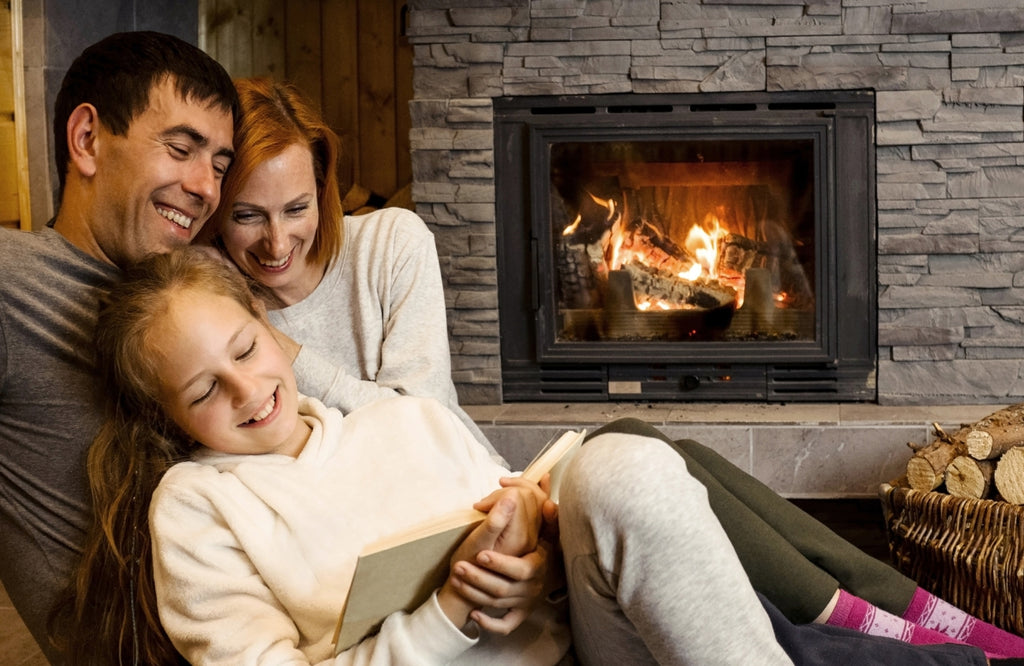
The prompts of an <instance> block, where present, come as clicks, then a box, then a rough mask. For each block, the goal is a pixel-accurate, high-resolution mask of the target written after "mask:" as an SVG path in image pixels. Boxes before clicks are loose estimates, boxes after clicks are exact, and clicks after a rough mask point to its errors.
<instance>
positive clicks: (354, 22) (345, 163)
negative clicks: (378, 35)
mask: <svg viewBox="0 0 1024 666" xmlns="http://www.w3.org/2000/svg"><path fill="white" fill-rule="evenodd" d="M323 19H324V22H323V23H324V27H323V31H322V34H323V40H324V50H323V61H324V67H323V74H322V78H323V86H324V90H326V91H328V92H327V94H326V95H324V99H323V113H324V118H325V119H326V120H327V122H328V124H329V125H330V126H331V129H333V130H334V131H335V132H337V133H338V136H339V137H340V138H341V153H342V158H341V163H340V164H339V168H338V171H339V173H338V179H339V180H340V181H341V183H342V188H343V191H342V194H343V195H344V190H345V189H347V185H348V184H350V183H357V182H360V175H359V173H358V168H359V157H358V156H359V147H360V133H359V105H358V104H356V103H355V102H356V100H358V99H359V49H360V41H359V5H358V2H357V0H335V1H334V2H328V3H326V4H325V5H324V14H323ZM367 148H369V145H368V144H367Z"/></svg>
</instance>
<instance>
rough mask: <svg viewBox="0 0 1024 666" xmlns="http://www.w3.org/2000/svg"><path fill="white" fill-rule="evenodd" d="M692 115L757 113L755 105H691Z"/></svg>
mask: <svg viewBox="0 0 1024 666" xmlns="http://www.w3.org/2000/svg"><path fill="white" fill-rule="evenodd" d="M690 111H693V112H694V113H709V112H710V113H720V112H722V111H757V104H691V105H690Z"/></svg>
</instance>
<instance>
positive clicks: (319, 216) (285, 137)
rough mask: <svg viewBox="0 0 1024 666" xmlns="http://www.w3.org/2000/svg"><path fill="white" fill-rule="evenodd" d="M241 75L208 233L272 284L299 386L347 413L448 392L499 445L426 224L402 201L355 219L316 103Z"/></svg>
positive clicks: (444, 400) (269, 290) (274, 309)
mask: <svg viewBox="0 0 1024 666" xmlns="http://www.w3.org/2000/svg"><path fill="white" fill-rule="evenodd" d="M235 85H236V88H237V89H238V94H239V99H240V102H241V111H242V114H241V121H240V123H239V126H238V129H237V130H236V133H235V158H234V161H233V162H232V165H231V170H230V171H229V172H228V174H227V176H226V177H225V179H224V182H223V187H222V193H221V204H220V207H219V208H218V209H217V211H216V212H215V213H214V215H213V217H212V218H211V220H210V222H209V223H208V224H207V225H206V228H205V229H204V232H203V233H204V234H205V236H206V238H207V239H209V238H211V237H212V238H213V239H214V242H215V243H216V244H217V245H219V246H220V247H221V248H222V250H223V251H224V253H225V254H227V256H228V257H230V259H231V260H232V261H233V262H234V263H235V265H236V266H238V268H239V269H240V270H241V271H242V272H243V273H245V274H246V275H248V276H249V277H251V278H252V279H254V280H255V281H256V282H257V283H259V284H260V285H262V287H263V290H262V291H261V294H262V296H263V297H264V300H265V303H266V306H267V308H268V310H269V316H270V321H271V323H272V324H273V325H274V326H275V327H276V328H277V329H278V330H279V331H280V332H281V333H282V334H283V338H282V343H283V344H284V345H285V348H286V349H288V350H289V353H291V354H293V355H294V361H293V368H294V370H295V374H296V376H297V377H298V380H299V389H300V390H301V391H302V392H303V393H304V394H306V395H310V396H313V397H316V398H318V399H320V400H321V401H323V402H324V403H325V404H327V405H330V406H333V407H338V408H339V409H341V410H342V411H343V412H348V411H351V410H353V409H355V408H356V407H359V406H360V405H365V404H367V403H368V402H370V401H372V400H375V399H377V398H382V397H393V396H395V395H415V396H423V397H432V398H436V399H437V400H438V401H439V402H441V404H443V405H445V406H447V407H448V408H449V409H451V410H452V411H454V412H455V413H456V414H458V415H459V417H460V418H461V419H462V421H463V422H464V423H465V424H466V426H467V427H468V428H469V429H470V430H471V431H472V432H473V434H474V435H475V436H476V437H477V439H478V440H480V441H481V442H482V443H484V444H485V446H488V447H490V444H489V443H488V442H487V439H486V437H485V436H484V435H483V433H482V432H481V431H480V429H479V428H478V427H477V425H476V424H475V423H474V422H473V420H472V419H471V418H469V416H468V415H467V414H466V413H465V412H464V411H463V410H462V409H461V408H460V407H459V405H458V397H457V395H456V392H455V385H454V383H453V381H452V377H451V357H450V353H449V348H448V329H447V322H446V312H445V302H444V291H443V288H442V285H441V273H440V268H439V265H438V259H437V249H436V247H435V245H434V239H433V236H432V235H431V233H430V231H429V230H428V229H427V227H426V225H425V224H424V223H423V221H422V220H421V219H420V218H419V217H418V216H417V215H416V214H415V213H413V212H411V211H408V210H405V209H401V208H385V209H382V210H379V211H376V212H373V213H369V214H367V215H361V216H345V215H343V213H342V208H341V198H340V195H339V186H338V181H337V160H338V139H337V136H336V135H335V134H334V132H332V131H331V129H330V128H329V127H328V126H327V124H326V123H324V121H323V119H322V118H321V117H320V116H319V114H318V113H317V112H316V111H315V109H314V107H313V106H312V105H311V104H310V102H309V101H308V100H307V99H305V98H304V97H303V96H302V94H301V93H300V92H299V91H298V89H296V88H295V87H294V86H292V85H289V84H287V83H275V82H271V81H269V80H267V79H241V80H238V81H236V83H235ZM293 341H294V342H293ZM299 345H301V347H300V346H299ZM491 453H492V455H494V456H496V457H497V453H495V452H494V450H493V448H492V449H491ZM497 459H499V460H500V457H497Z"/></svg>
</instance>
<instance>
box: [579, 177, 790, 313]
mask: <svg viewBox="0 0 1024 666" xmlns="http://www.w3.org/2000/svg"><path fill="white" fill-rule="evenodd" d="M586 194H587V195H588V196H589V197H590V199H591V200H592V201H593V202H594V203H595V204H597V205H598V206H599V207H600V208H603V209H604V210H605V211H606V213H605V220H604V226H605V229H607V230H606V231H605V233H604V235H603V237H602V246H603V250H602V253H603V256H604V266H602V267H601V268H599V270H617V269H621V268H623V267H624V266H625V265H626V264H629V263H630V262H636V263H640V264H644V265H647V266H654V267H657V268H659V269H664V268H670V267H671V268H672V272H673V273H674V274H675V275H676V277H678V278H679V279H680V280H685V281H688V282H705V283H707V282H711V281H718V282H719V283H720V284H722V285H726V286H730V287H732V288H733V289H735V291H736V294H737V298H736V307H739V306H741V305H742V304H743V292H744V286H745V285H744V283H745V280H744V277H743V276H742V275H736V274H734V273H733V272H729V271H727V273H728V274H727V275H721V274H720V270H719V265H720V256H721V253H722V251H723V250H724V246H725V239H727V238H728V237H729V233H730V231H729V229H727V228H726V227H725V226H724V225H723V223H722V220H721V217H720V216H719V214H718V213H720V212H722V210H723V207H721V206H718V207H714V209H713V210H712V212H709V213H707V214H706V215H705V216H704V219H703V220H702V221H701V222H699V223H697V222H695V223H694V224H693V225H692V226H691V227H690V229H689V231H688V232H687V235H686V238H685V240H684V241H683V246H684V248H685V249H686V251H687V253H688V255H689V257H670V258H667V259H666V257H665V256H664V253H661V254H662V255H663V256H661V257H659V258H651V257H649V256H648V253H647V252H646V251H645V250H644V244H643V241H642V238H634V237H633V236H632V235H636V236H638V237H642V235H643V234H642V232H641V233H638V232H637V231H636V225H635V223H634V224H633V225H632V227H631V228H627V226H629V225H627V222H628V220H627V218H628V217H629V216H628V215H627V214H625V208H624V209H623V210H621V211H620V210H619V206H618V204H617V203H616V201H615V200H614V199H611V198H607V199H605V198H601V197H598V196H597V195H595V194H593V193H591V192H587V193H586ZM582 221H583V213H582V212H580V213H577V215H576V217H575V219H574V220H573V221H572V223H571V224H570V225H568V226H567V227H565V228H564V229H563V230H562V235H563V236H569V235H572V234H574V233H575V232H576V231H577V230H578V229H579V226H580V224H581V223H582ZM648 247H649V246H648ZM659 252H660V250H659ZM688 261H693V263H691V264H690V265H689V266H686V265H685V264H686V263H687V262H688ZM680 265H681V266H682V267H681V268H680ZM636 298H637V302H636V307H637V309H638V310H642V311H650V310H673V309H679V308H689V307H692V306H689V305H685V304H679V303H673V302H668V301H663V300H660V299H651V298H648V297H644V296H642V295H640V294H637V295H636ZM774 298H775V300H776V301H778V302H782V301H785V300H786V298H787V296H786V294H784V293H780V294H777V295H775V296H774Z"/></svg>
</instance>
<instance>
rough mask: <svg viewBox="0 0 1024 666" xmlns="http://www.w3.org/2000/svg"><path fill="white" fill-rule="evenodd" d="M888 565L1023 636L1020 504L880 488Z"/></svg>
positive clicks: (1023, 522)
mask: <svg viewBox="0 0 1024 666" xmlns="http://www.w3.org/2000/svg"><path fill="white" fill-rule="evenodd" d="M879 494H880V496H881V500H882V509H883V515H884V517H885V528H886V533H887V535H888V539H889V551H890V554H891V557H892V562H893V564H894V566H895V567H896V568H897V569H898V570H899V571H900V572H902V573H903V574H905V575H906V576H908V577H910V578H912V579H913V580H915V581H917V584H918V585H920V586H921V587H923V588H925V589H926V590H928V591H930V592H932V593H934V594H936V595H938V596H939V597H941V598H943V599H945V600H946V601H948V602H949V603H951V604H954V605H956V606H958V607H960V608H962V609H963V610H965V611H967V612H969V613H971V614H973V615H975V616H977V617H979V618H981V619H982V620H985V621H987V622H991V623H992V624H995V625H996V626H999V627H1002V628H1003V629H1006V630H1008V631H1012V632H1014V633H1016V634H1018V635H1022V636H1024V506H1019V505H1014V504H1010V503H1008V502H1003V501H998V500H985V499H982V500H978V499H971V498H965V497H955V496H952V495H947V494H945V493H941V492H923V491H920V490H913V489H911V488H909V487H905V486H904V485H903V484H902V483H901V482H900V481H896V482H893V483H892V484H888V483H886V484H883V485H882V487H881V488H880V491H879Z"/></svg>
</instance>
